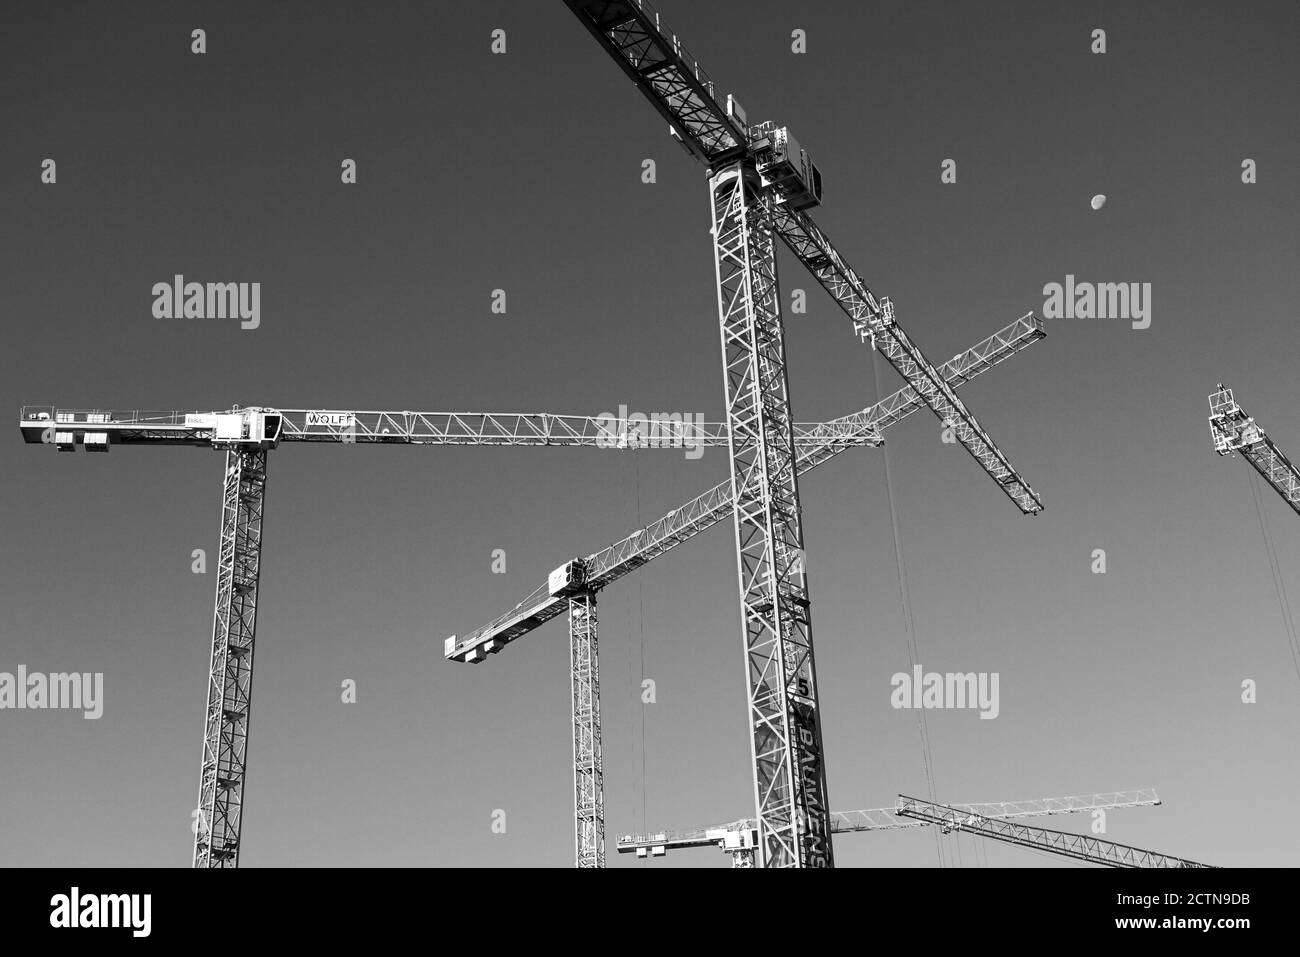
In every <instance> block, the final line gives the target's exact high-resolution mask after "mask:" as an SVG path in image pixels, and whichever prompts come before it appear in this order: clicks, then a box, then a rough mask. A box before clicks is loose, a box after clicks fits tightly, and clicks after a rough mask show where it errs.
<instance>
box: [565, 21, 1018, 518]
mask: <svg viewBox="0 0 1300 957" xmlns="http://www.w3.org/2000/svg"><path fill="white" fill-rule="evenodd" d="M565 3H566V5H567V6H568V7H569V9H570V10H571V11H572V12H573V13H574V14H575V15H576V16H577V17H578V19H579V21H580V22H581V23H582V24H583V26H584V27H586V29H587V31H588V32H589V33H591V35H592V36H593V37H595V39H596V41H597V42H598V43H599V44H600V45H601V47H602V48H603V49H604V50H605V52H606V53H608V54H609V55H610V56H611V57H612V58H613V60H614V62H615V63H617V64H618V65H619V67H620V68H621V69H622V70H623V72H624V73H626V74H627V76H628V77H629V78H630V79H631V80H632V81H633V83H635V85H636V87H637V89H639V90H640V91H641V92H642V94H643V95H644V96H645V97H646V98H647V99H648V100H649V101H650V103H651V105H652V106H654V108H655V109H656V110H657V111H658V112H659V114H660V115H661V116H663V117H664V118H665V119H667V120H668V122H669V128H670V130H671V132H672V133H673V136H674V138H675V139H677V140H678V142H680V143H681V144H682V146H683V147H684V148H685V149H686V151H687V152H688V153H690V154H691V155H692V156H693V157H695V158H696V159H697V160H699V161H700V162H701V163H703V164H704V165H705V166H707V167H709V168H710V169H712V170H715V171H716V170H717V169H719V168H720V167H722V166H723V165H725V164H726V163H728V162H730V161H731V160H733V159H735V158H737V157H739V156H741V155H743V154H744V153H745V152H746V151H748V150H751V149H752V148H753V147H754V146H755V144H758V143H760V142H767V141H769V138H770V136H771V134H772V132H773V130H772V129H770V128H769V127H771V124H758V125H755V126H752V127H751V126H750V125H748V124H747V122H746V118H745V115H744V112H743V110H740V109H739V108H738V106H737V105H736V104H735V102H734V98H733V97H731V96H727V97H726V98H725V100H724V98H723V96H722V93H721V91H720V90H719V89H718V88H717V86H716V84H715V83H714V81H713V80H712V79H711V78H710V77H709V75H708V73H706V72H705V71H704V69H703V68H702V67H701V66H700V64H699V61H698V60H697V59H696V58H695V56H694V55H693V54H691V52H690V51H689V50H687V49H686V46H685V45H684V44H683V43H682V42H681V40H680V39H679V38H678V37H677V35H676V34H675V33H674V32H673V30H672V29H671V28H670V27H669V26H668V25H667V24H666V23H665V22H664V20H663V18H662V17H661V16H660V15H659V13H658V12H657V11H656V10H655V8H654V7H653V5H651V4H650V3H649V2H647V0H565ZM724 102H725V106H724ZM815 175H816V176H817V179H818V182H817V184H816V187H815V189H814V192H815V193H816V195H817V196H818V197H819V196H820V191H821V184H820V174H815ZM813 204H815V201H813ZM796 206H800V203H797V202H788V201H778V202H774V203H773V204H772V206H771V215H772V219H773V222H772V226H773V228H774V230H775V232H776V234H777V235H778V236H780V237H781V239H782V241H783V242H784V243H785V244H786V246H787V247H789V249H790V251H791V252H793V253H794V255H795V257H796V258H798V260H799V261H800V262H801V263H803V265H804V266H805V267H807V269H808V270H809V271H810V272H811V273H812V274H813V276H815V277H816V278H817V281H818V282H820V283H821V285H822V286H823V288H825V289H826V291H827V292H828V293H830V295H831V298H833V299H834V300H835V301H836V303H838V304H839V306H840V308H841V309H843V310H844V312H845V313H846V314H847V315H848V317H849V319H850V320H852V322H853V325H854V329H855V331H856V332H857V333H858V335H859V336H860V337H867V336H870V338H871V339H872V341H873V344H874V345H875V346H876V347H877V348H879V349H880V351H881V352H882V353H883V354H884V356H885V358H886V360H888V362H889V364H890V365H892V366H893V367H894V369H895V370H896V371H897V372H898V374H899V375H901V376H902V377H903V379H904V380H906V382H907V383H908V385H909V386H911V387H912V389H914V390H915V391H916V393H917V394H918V395H919V396H920V398H921V400H922V401H923V402H924V403H925V405H926V406H928V407H929V408H930V409H931V410H932V411H933V412H934V414H935V415H936V416H938V418H939V420H940V421H941V422H943V423H945V425H950V426H951V427H952V428H953V434H954V436H955V437H956V438H957V440H958V441H959V442H960V443H961V444H962V446H963V448H965V449H966V451H968V452H969V453H970V454H971V456H972V457H974V459H975V460H976V461H977V462H978V463H979V464H980V467H981V468H983V469H984V471H985V472H987V473H988V474H989V476H990V477H991V478H992V479H993V481H994V482H996V483H997V485H998V487H999V488H1001V489H1002V490H1003V492H1004V493H1005V494H1006V495H1007V496H1008V497H1009V498H1010V499H1011V500H1012V501H1013V502H1014V503H1015V504H1016V506H1017V507H1018V508H1019V509H1020V510H1021V512H1023V513H1024V514H1027V515H1033V514H1037V513H1038V512H1040V511H1042V509H1043V503H1042V499H1041V498H1039V496H1038V494H1037V493H1036V492H1035V491H1034V490H1033V489H1032V488H1031V487H1030V486H1029V484H1028V483H1027V482H1026V481H1025V480H1024V479H1023V478H1022V477H1021V476H1020V474H1019V473H1018V472H1017V471H1016V470H1015V469H1014V468H1013V467H1012V465H1011V463H1010V462H1009V461H1008V460H1007V457H1006V456H1005V455H1004V454H1003V453H1002V451H1001V450H1000V449H999V448H998V447H997V445H995V444H994V442H993V439H992V438H991V437H990V436H989V434H988V433H987V432H986V431H985V430H984V428H983V426H981V425H980V423H979V421H978V420H977V419H976V418H975V416H974V414H973V413H972V412H971V411H970V409H968V408H967V407H966V405H965V403H963V402H962V401H961V400H960V399H959V398H958V397H957V394H956V393H955V392H954V391H953V390H952V388H950V387H949V386H948V385H947V384H946V383H945V382H944V379H943V376H942V375H940V374H939V372H938V370H936V369H935V368H934V366H933V364H932V363H930V361H929V360H928V359H927V358H926V357H925V355H924V353H922V352H921V350H920V348H919V347H918V346H917V345H916V344H915V343H914V342H913V341H912V340H911V338H910V337H909V336H908V335H907V334H906V333H905V332H904V331H903V329H902V328H900V327H899V325H898V324H897V322H896V321H895V319H894V313H893V307H892V305H891V304H890V302H889V300H887V299H885V300H878V299H877V298H876V297H875V296H874V295H873V294H872V292H871V290H870V289H869V288H868V287H867V285H866V283H864V282H863V281H862V280H861V279H860V278H859V277H858V275H857V274H856V273H855V272H854V271H853V270H852V269H851V268H850V267H849V266H848V264H847V263H846V262H845V261H844V259H843V257H842V256H841V255H840V254H839V252H838V251H837V250H836V249H835V247H834V246H833V245H832V244H831V242H830V240H829V239H828V238H827V237H826V234H825V233H824V232H822V230H821V229H820V228H818V226H817V224H816V223H815V222H813V219H812V216H811V215H810V214H809V213H808V212H807V211H806V206H805V207H804V208H795V207H796Z"/></svg>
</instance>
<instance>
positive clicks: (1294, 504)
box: [1210, 383, 1300, 514]
mask: <svg viewBox="0 0 1300 957" xmlns="http://www.w3.org/2000/svg"><path fill="white" fill-rule="evenodd" d="M1210 434H1211V436H1212V437H1213V438H1214V451H1216V452H1218V453H1219V454H1220V455H1231V454H1232V453H1233V452H1240V453H1241V455H1242V458H1244V459H1245V460H1246V461H1247V462H1249V463H1250V464H1251V466H1252V467H1253V468H1254V469H1255V471H1256V472H1258V473H1259V474H1260V475H1262V476H1264V481H1266V482H1268V484H1269V485H1271V486H1273V490H1274V491H1276V492H1277V494H1278V495H1281V496H1282V500H1283V501H1284V502H1286V503H1287V504H1288V505H1290V506H1291V508H1293V509H1294V510H1295V511H1296V513H1297V514H1300V469H1297V468H1296V467H1295V466H1294V465H1292V464H1291V460H1290V459H1288V458H1287V457H1286V456H1285V455H1283V454H1282V450H1281V449H1279V448H1278V447H1277V446H1276V445H1274V444H1273V440H1272V439H1270V438H1269V437H1268V436H1267V435H1266V434H1265V433H1264V430H1263V429H1261V428H1260V427H1259V426H1258V425H1256V424H1255V420H1254V419H1253V418H1251V417H1250V416H1248V415H1246V413H1245V412H1244V411H1243V410H1242V408H1241V406H1239V405H1238V404H1237V401H1236V400H1235V399H1234V398H1233V397H1232V390H1231V389H1229V388H1226V387H1225V386H1224V385H1223V383H1219V389H1218V391H1217V392H1214V393H1212V394H1211V395H1210Z"/></svg>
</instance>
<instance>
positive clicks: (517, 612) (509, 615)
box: [446, 313, 1047, 662]
mask: <svg viewBox="0 0 1300 957" xmlns="http://www.w3.org/2000/svg"><path fill="white" fill-rule="evenodd" d="M1046 335H1047V333H1046V331H1045V330H1044V328H1043V323H1042V320H1041V319H1039V318H1038V317H1037V316H1035V315H1033V314H1032V313H1030V314H1028V315H1026V316H1022V317H1021V318H1020V319H1017V320H1016V321H1015V322H1013V323H1011V324H1010V325H1008V326H1006V327H1004V328H1002V329H1000V330H998V331H997V332H996V333H995V334H994V335H992V336H989V338H987V339H985V340H984V341H983V342H980V343H979V344H978V345H976V346H974V347H972V348H970V349H967V350H966V351H965V352H962V353H959V354H958V355H957V356H955V357H954V358H952V359H951V360H950V361H948V362H946V363H944V365H943V366H941V367H940V369H939V373H940V375H941V377H942V378H943V379H944V381H945V382H947V383H948V384H949V385H950V386H951V387H953V388H956V387H958V386H961V385H963V384H964V383H966V382H969V381H970V380H971V379H973V378H975V377H976V376H978V375H980V374H982V373H983V372H986V371H987V370H989V369H991V368H993V367H994V366H995V365H998V364H999V363H1000V362H1003V361H1004V360H1006V359H1008V358H1010V357H1011V356H1012V355H1014V354H1015V353H1017V352H1019V351H1020V350H1021V349H1024V348H1027V347H1028V346H1030V345H1032V344H1033V343H1035V342H1037V341H1038V340H1039V339H1042V338H1043V337H1044V336H1046ZM924 405H925V403H924V402H922V400H921V397H920V396H919V395H918V394H917V392H916V390H915V389H913V388H911V387H910V386H909V387H907V388H904V389H900V390H898V391H897V392H895V393H894V394H893V395H891V396H889V397H888V398H886V399H884V400H882V401H880V402H877V403H876V404H875V405H872V406H869V407H867V408H865V409H863V410H862V411H860V412H855V413H853V414H852V415H846V416H842V417H841V418H838V419H832V420H831V421H830V422H827V423H825V424H824V426H823V428H824V429H825V431H826V432H835V431H839V430H844V431H845V432H846V433H847V434H849V435H853V434H858V433H859V432H860V431H861V430H868V429H875V430H881V431H883V430H884V429H885V428H887V427H888V426H891V425H894V424H896V423H898V422H900V421H902V420H903V419H904V418H906V417H907V416H909V415H911V414H912V413H913V412H915V411H917V410H918V409H920V408H923V407H924ZM844 447H845V446H843V445H837V444H833V443H826V444H824V445H822V446H818V447H810V448H803V447H801V449H800V452H799V457H798V461H797V467H798V469H799V473H800V474H803V473H804V472H806V471H807V470H808V469H811V468H815V467H816V466H818V465H821V464H822V463H823V462H826V461H829V460H830V459H831V458H833V457H835V456H836V455H838V454H839V453H840V452H841V451H843V449H844ZM731 508H732V499H731V482H730V481H726V482H720V483H719V484H717V485H715V486H714V487H713V488H711V489H709V490H708V491H707V492H704V493H703V494H702V495H698V496H696V497H695V498H694V499H692V500H691V501H689V502H687V503H686V504H685V505H682V506H680V507H678V508H675V509H673V510H672V511H670V512H669V513H668V514H667V515H665V516H663V517H662V518H660V519H659V520H658V521H657V522H654V523H652V524H650V525H648V526H647V527H645V528H643V529H640V530H638V531H636V532H633V533H632V534H631V535H629V536H627V537H626V538H624V539H622V540H621V541H618V542H615V543H614V544H613V545H610V546H608V547H606V548H603V549H601V550H600V551H598V552H595V553H593V554H591V555H588V556H587V557H586V558H585V559H581V560H580V562H581V566H582V568H583V569H584V572H583V574H584V576H585V578H584V581H585V585H586V587H588V588H590V589H592V590H599V589H601V588H604V587H605V586H606V585H609V584H611V583H612V582H615V581H617V580H618V579H620V578H622V577H623V576H624V575H627V574H629V573H631V572H633V571H635V570H636V569H637V568H640V567H641V566H642V565H644V564H646V563H647V562H649V561H652V560H653V559H655V558H658V557H659V556H660V555H662V554H664V553H665V552H667V551H669V550H671V549H673V548H675V547H677V546H678V545H680V544H682V543H683V542H686V541H689V540H690V539H691V538H694V537H695V536H696V535H698V534H699V533H700V532H703V531H705V530H706V529H709V528H712V527H713V526H714V525H716V524H718V523H719V522H721V521H723V520H725V519H726V518H727V517H728V516H729V515H730V514H731ZM567 607H568V599H567V598H566V597H565V596H564V595H563V594H561V593H554V592H553V591H552V587H551V583H548V584H546V585H542V586H541V587H540V588H538V589H537V590H535V591H534V592H533V593H532V594H530V595H529V596H528V597H526V598H525V599H524V600H523V601H521V602H519V604H517V605H515V606H514V607H513V608H511V609H510V610H509V611H508V612H506V613H505V614H504V615H501V616H500V617H498V618H495V619H493V620H492V621H490V622H488V624H486V625H484V626H483V627H482V628H479V629H478V630H476V631H474V632H471V633H470V634H468V635H465V636H464V637H463V638H459V639H456V638H455V637H454V636H453V638H452V639H449V640H448V644H447V648H446V655H447V657H448V658H453V659H454V660H456V661H471V662H474V661H482V660H483V658H484V656H485V655H486V654H488V653H490V652H495V651H499V650H500V649H501V648H502V647H504V646H505V645H506V644H508V643H509V642H511V641H513V640H515V639H516V638H519V637H522V636H523V635H526V634H528V632H530V631H532V630H533V629H535V628H537V627H539V626H541V625H543V624H545V623H546V622H547V621H550V620H551V619H552V618H554V617H556V616H557V615H560V614H562V613H563V612H564V611H565V610H566V608H567Z"/></svg>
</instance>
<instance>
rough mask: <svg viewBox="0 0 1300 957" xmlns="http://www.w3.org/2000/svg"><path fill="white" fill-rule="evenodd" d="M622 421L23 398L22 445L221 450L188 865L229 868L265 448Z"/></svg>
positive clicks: (593, 439) (550, 435)
mask: <svg viewBox="0 0 1300 957" xmlns="http://www.w3.org/2000/svg"><path fill="white" fill-rule="evenodd" d="M626 425H627V424H626V423H621V424H620V423H618V421H617V420H614V421H611V420H610V419H609V418H608V417H595V418H593V417H589V416H576V415H550V414H547V413H510V414H495V413H478V412H476V413H465V412H362V411H338V410H307V409H273V408H260V407H258V408H238V407H236V408H233V409H230V410H226V411H220V412H142V411H138V410H132V411H116V410H104V409H92V410H84V409H60V408H55V407H52V406H24V407H23V409H22V410H21V412H20V413H19V428H20V430H21V432H22V435H23V438H24V440H25V441H27V442H28V443H43V444H49V445H53V446H54V447H55V448H56V449H58V450H59V451H73V450H75V449H76V448H77V447H78V446H80V447H82V448H84V449H86V450H87V451H99V452H106V451H108V449H109V447H110V446H112V445H169V446H189V447H200V448H212V449H217V450H220V451H224V452H225V453H226V467H225V478H224V483H223V489H222V506H221V539H220V549H219V552H218V555H219V558H218V563H217V589H216V607H215V612H214V616H213V626H212V655H211V665H210V668H209V675H208V693H207V707H206V711H205V720H204V735H203V762H202V771H201V775H200V787H199V807H198V815H199V818H198V823H199V826H198V828H197V829H196V837H195V844H194V857H193V863H194V866H195V867H237V866H238V864H239V851H240V829H241V823H242V816H243V803H244V780H245V772H246V766H247V748H248V724H249V711H250V703H251V688H252V677H253V650H254V636H255V633H256V627H257V599H258V586H259V582H260V578H261V566H262V525H263V518H264V515H265V495H266V466H267V453H268V452H269V451H270V450H271V449H274V448H276V447H277V446H279V444H280V443H281V442H332V443H341V444H354V443H355V444H372V445H374V444H377V445H511V446H519V445H523V446H569V447H589V448H620V447H622V448H628V447H636V446H637V445H639V444H641V443H642V442H643V441H648V440H649V438H650V437H649V436H641V437H640V438H639V439H635V440H634V441H633V442H631V443H630V444H629V443H627V442H623V443H622V444H621V445H620V444H619V443H618V441H617V440H618V439H619V438H625V437H626ZM660 428H661V431H662V432H664V434H661V435H660V436H658V439H659V443H658V446H657V447H664V448H672V447H680V445H681V444H682V443H683V442H692V443H694V442H698V443H700V444H701V445H705V446H713V447H718V446H723V445H726V444H727V434H726V429H725V427H724V426H723V425H721V424H719V423H691V424H690V427H689V428H688V427H687V425H686V424H685V423H683V422H681V421H678V422H675V423H674V422H672V421H669V422H665V423H660ZM794 432H795V444H796V446H797V447H799V448H805V447H807V448H813V449H823V448H825V447H826V446H827V445H828V444H829V445H831V446H833V447H837V448H843V447H848V446H851V445H878V444H880V442H881V441H882V440H881V438H880V434H879V431H878V430H877V429H876V428H875V427H874V425H872V424H871V423H868V422H865V421H853V422H843V423H833V424H829V425H828V424H826V423H812V424H802V423H801V424H799V425H796V426H795V428H794Z"/></svg>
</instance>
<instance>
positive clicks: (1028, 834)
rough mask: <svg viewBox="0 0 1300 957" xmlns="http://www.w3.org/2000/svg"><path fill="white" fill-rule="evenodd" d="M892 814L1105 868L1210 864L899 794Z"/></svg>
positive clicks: (1208, 865) (946, 831) (945, 831)
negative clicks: (1033, 825)
mask: <svg viewBox="0 0 1300 957" xmlns="http://www.w3.org/2000/svg"><path fill="white" fill-rule="evenodd" d="M894 813H896V814H900V815H902V816H903V817H912V818H916V819H917V820H918V821H924V822H925V823H927V824H937V825H939V826H940V827H941V828H943V830H944V833H948V832H949V831H965V832H966V833H967V834H975V835H978V836H980V837H987V838H992V839H993V840H995V841H1003V842H1005V843H1008V844H1018V845H1020V846H1021V847H1031V848H1034V849H1035V850H1042V851H1050V852H1051V853H1053V854H1060V855H1061V856H1063V857H1072V858H1074V859H1076V860H1080V861H1088V862H1090V863H1092V864H1103V865H1105V866H1106V867H1180V868H1181V867H1211V866H1213V865H1210V864H1198V863H1196V862H1195V861H1188V860H1184V859H1183V858H1181V857H1171V856H1170V855H1168V854H1158V853H1156V852H1155V851H1144V850H1142V849H1141V848H1139V847H1129V846H1128V845H1127V844H1116V843H1115V842H1113V841H1103V840H1100V839H1099V838H1095V837H1089V836H1088V835H1086V834H1070V833H1069V832H1067V831H1051V830H1048V829H1047V828H1042V827H1026V826H1025V825H1023V824H1015V823H1012V822H1011V821H1000V820H995V819H993V818H989V817H983V816H981V815H979V814H975V813H971V812H968V811H963V810H961V809H960V808H955V807H949V806H947V805H944V804H934V803H931V802H930V801H921V800H918V799H917V798H910V797H906V796H904V795H901V794H900V795H899V796H898V803H897V804H896V805H895V807H894Z"/></svg>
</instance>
